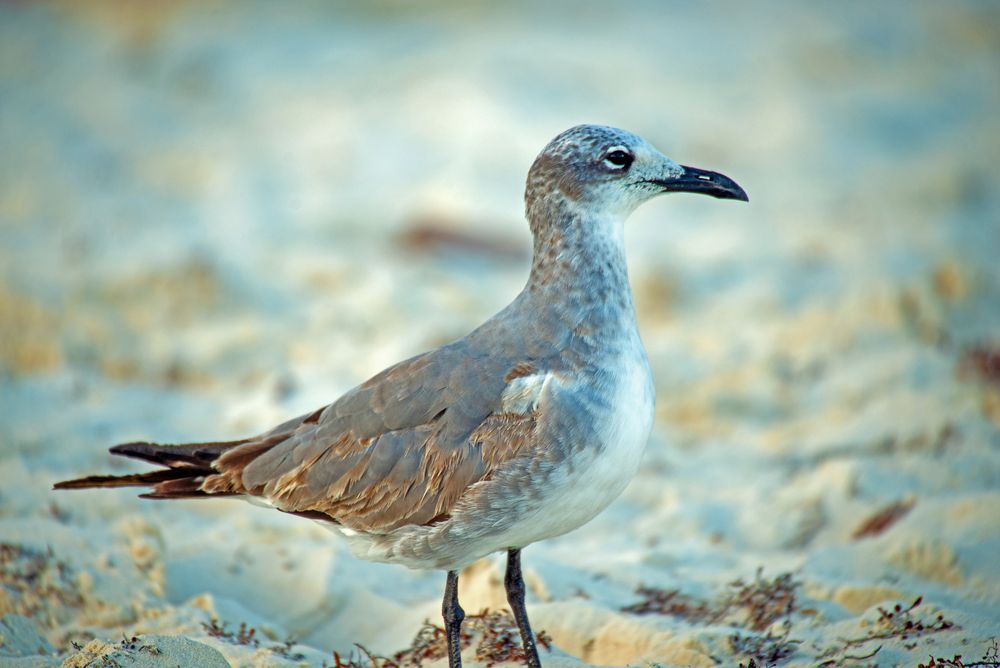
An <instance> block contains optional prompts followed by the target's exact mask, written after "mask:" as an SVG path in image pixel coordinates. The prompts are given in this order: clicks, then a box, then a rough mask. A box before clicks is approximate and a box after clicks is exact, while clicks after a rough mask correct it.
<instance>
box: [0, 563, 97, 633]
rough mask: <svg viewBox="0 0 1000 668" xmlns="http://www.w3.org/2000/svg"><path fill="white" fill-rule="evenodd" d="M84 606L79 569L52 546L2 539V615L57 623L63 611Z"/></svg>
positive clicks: (0, 584)
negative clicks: (41, 547) (36, 546)
mask: <svg viewBox="0 0 1000 668" xmlns="http://www.w3.org/2000/svg"><path fill="white" fill-rule="evenodd" d="M81 606H83V597H82V596H81V595H80V591H79V587H78V586H77V584H76V577H75V573H73V571H72V569H71V568H70V567H69V566H68V565H67V564H66V563H65V562H63V561H60V560H58V559H56V558H55V555H54V554H53V552H52V551H51V550H48V551H46V552H42V551H38V550H33V549H30V548H27V547H24V546H23V545H15V544H11V543H0V615H3V614H9V613H14V614H18V615H23V616H25V617H32V618H34V619H35V620H37V621H39V622H41V623H43V624H45V625H48V626H55V625H57V624H58V623H59V622H60V620H59V619H58V618H57V617H58V616H59V613H60V611H65V609H66V608H79V607H81Z"/></svg>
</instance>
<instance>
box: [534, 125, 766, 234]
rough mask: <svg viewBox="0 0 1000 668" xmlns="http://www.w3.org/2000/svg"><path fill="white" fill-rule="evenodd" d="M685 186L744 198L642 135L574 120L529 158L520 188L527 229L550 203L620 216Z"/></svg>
mask: <svg viewBox="0 0 1000 668" xmlns="http://www.w3.org/2000/svg"><path fill="white" fill-rule="evenodd" d="M671 191H685V192H697V193H701V194H705V195H711V196H713V197H718V198H722V199H738V200H743V201H746V200H747V195H746V193H745V192H744V191H743V189H742V188H740V187H739V186H738V185H737V184H736V183H735V182H734V181H733V180H732V179H730V178H728V177H726V176H723V175H722V174H718V173H716V172H709V171H706V170H702V169H696V168H693V167H685V166H683V165H680V164H678V163H676V162H674V161H673V160H671V159H670V158H668V157H666V156H665V155H663V154H662V153H660V152H659V151H658V150H656V149H655V148H654V147H653V146H652V145H651V144H650V143H649V142H647V141H646V140H645V139H643V138H642V137H639V136H637V135H634V134H632V133H631V132H627V131H625V130H620V129H618V128H612V127H607V126H603V125H577V126H575V127H572V128H570V129H569V130H566V131H565V132H562V133H560V134H559V135H558V136H556V137H555V139H553V140H552V141H551V142H549V144H548V145H547V146H546V147H545V149H544V150H542V152H541V153H540V154H539V155H538V157H537V158H536V159H535V162H534V164H532V166H531V169H530V171H529V172H528V180H527V185H526V188H525V205H526V210H527V214H528V219H529V221H530V222H531V225H532V230H535V229H536V226H539V225H541V224H544V221H542V220H540V219H541V218H544V217H545V215H546V210H547V209H551V208H552V207H565V206H569V207H572V208H585V209H586V210H588V211H589V212H590V214H591V215H592V216H595V217H614V218H625V217H626V216H628V215H629V214H630V213H632V211H634V210H635V208H636V207H638V206H639V205H640V204H642V203H643V202H645V201H646V200H648V199H650V198H651V197H654V196H656V195H659V194H661V193H665V192H671Z"/></svg>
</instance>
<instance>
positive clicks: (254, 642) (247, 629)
mask: <svg viewBox="0 0 1000 668" xmlns="http://www.w3.org/2000/svg"><path fill="white" fill-rule="evenodd" d="M201 627H202V628H203V629H205V632H206V633H207V634H208V635H209V636H210V637H212V638H218V639H219V640H224V641H226V642H228V643H231V644H233V645H244V646H246V647H253V648H254V649H256V648H258V647H260V639H259V638H257V629H255V628H253V627H252V626H248V625H247V623H246V622H240V626H239V628H238V629H237V630H236V631H230V630H229V629H227V628H226V623H225V622H222V623H219V620H218V619H212V620H211V621H210V622H208V623H205V622H202V625H201ZM293 645H295V641H294V640H291V639H289V640H285V642H283V643H277V644H274V645H270V646H265V648H264V649H266V650H268V651H270V652H272V653H273V654H277V655H279V656H282V657H285V658H286V659H291V660H293V661H298V660H301V659H303V658H304V657H303V655H302V654H299V653H297V652H293V651H292V646H293Z"/></svg>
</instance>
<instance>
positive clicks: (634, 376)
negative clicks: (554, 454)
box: [508, 351, 655, 546]
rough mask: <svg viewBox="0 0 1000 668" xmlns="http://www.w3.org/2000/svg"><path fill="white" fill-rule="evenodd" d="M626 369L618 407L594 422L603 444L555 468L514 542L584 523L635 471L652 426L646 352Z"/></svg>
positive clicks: (514, 533) (652, 398)
mask: <svg viewBox="0 0 1000 668" xmlns="http://www.w3.org/2000/svg"><path fill="white" fill-rule="evenodd" d="M640 352H641V351H640ZM622 370H623V372H622V374H621V375H620V376H619V378H618V379H617V381H616V385H617V387H616V388H614V389H615V390H616V391H615V395H616V396H615V399H614V400H613V402H612V405H613V406H614V410H613V411H612V413H611V414H610V415H609V416H607V418H606V419H605V420H602V421H601V422H600V423H599V424H598V425H596V426H597V429H596V435H597V438H598V440H599V443H598V444H594V446H592V447H582V448H580V449H579V450H578V451H577V452H576V454H574V455H572V456H570V458H569V461H567V462H565V463H564V465H563V466H562V467H561V469H559V470H557V471H554V472H553V475H552V478H551V479H550V480H549V481H548V482H547V484H546V488H547V489H548V493H547V494H546V495H545V499H544V501H543V503H542V504H541V505H540V507H539V508H538V509H537V511H535V512H534V513H531V514H529V515H526V516H525V517H524V518H523V520H522V521H518V522H517V523H516V525H515V526H513V527H511V530H510V531H509V532H508V534H509V536H510V537H509V540H510V541H511V542H510V545H514V546H523V545H527V544H528V543H532V542H535V541H537V540H542V539H544V538H551V537H553V536H559V535H562V534H564V533H566V532H568V531H572V530H573V529H576V528H578V527H580V526H582V525H584V524H586V523H587V522H589V521H590V520H591V519H593V518H594V517H595V516H596V515H597V514H598V513H600V512H601V511H602V510H604V509H605V508H607V507H608V505H609V504H610V503H611V502H612V501H614V500H615V499H616V498H618V496H619V495H620V494H621V493H622V491H624V489H625V487H626V486H627V485H628V483H629V481H631V480H632V478H633V477H634V476H635V473H636V471H637V470H638V468H639V463H640V461H641V460H642V454H643V452H644V451H645V449H646V442H647V440H648V439H649V431H650V429H651V428H652V425H653V408H654V402H655V395H654V391H653V383H652V375H651V373H650V370H649V364H648V363H647V361H646V358H645V354H640V355H637V356H636V359H635V360H634V361H632V362H631V363H629V364H625V365H622Z"/></svg>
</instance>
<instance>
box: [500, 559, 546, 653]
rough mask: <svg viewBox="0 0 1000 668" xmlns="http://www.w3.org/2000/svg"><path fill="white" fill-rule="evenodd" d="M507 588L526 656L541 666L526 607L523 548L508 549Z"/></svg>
mask: <svg viewBox="0 0 1000 668" xmlns="http://www.w3.org/2000/svg"><path fill="white" fill-rule="evenodd" d="M503 584H504V587H505V588H506V589H507V603H509V604H510V609H511V612H513V613H514V620H515V621H517V628H518V630H520V631H521V643H522V644H523V645H524V658H525V660H526V661H527V662H528V665H529V666H530V667H531V668H541V665H542V662H541V661H539V660H538V649H537V648H536V647H535V636H534V635H532V633H531V625H530V624H529V623H528V611H527V610H525V609H524V577H522V575H521V550H520V549H516V550H514V549H511V550H507V573H506V575H504V578H503Z"/></svg>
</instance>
